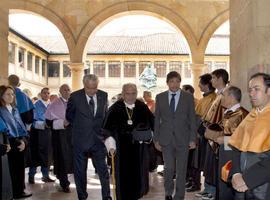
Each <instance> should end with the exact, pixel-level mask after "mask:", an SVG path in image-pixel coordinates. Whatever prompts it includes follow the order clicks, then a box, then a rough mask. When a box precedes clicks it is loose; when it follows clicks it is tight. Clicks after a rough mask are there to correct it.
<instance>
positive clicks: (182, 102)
mask: <svg viewBox="0 0 270 200" xmlns="http://www.w3.org/2000/svg"><path fill="white" fill-rule="evenodd" d="M194 108H195V106H194V98H193V96H192V95H191V94H189V93H187V92H185V91H183V90H181V93H180V98H179V101H178V104H177V107H176V110H175V112H174V113H173V112H172V111H171V110H170V106H169V98H168V91H165V92H162V93H160V94H158V95H157V96H156V111H155V131H154V140H155V141H157V142H159V144H160V145H163V146H165V145H168V144H171V142H172V141H173V140H175V143H176V145H178V146H187V145H188V144H189V143H190V142H191V141H193V142H195V139H196V128H195V127H196V118H195V109H194Z"/></svg>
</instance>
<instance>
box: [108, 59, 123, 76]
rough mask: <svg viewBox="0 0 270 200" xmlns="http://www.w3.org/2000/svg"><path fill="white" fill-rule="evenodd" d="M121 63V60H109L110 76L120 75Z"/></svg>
mask: <svg viewBox="0 0 270 200" xmlns="http://www.w3.org/2000/svg"><path fill="white" fill-rule="evenodd" d="M120 74H121V63H120V61H109V77H120Z"/></svg>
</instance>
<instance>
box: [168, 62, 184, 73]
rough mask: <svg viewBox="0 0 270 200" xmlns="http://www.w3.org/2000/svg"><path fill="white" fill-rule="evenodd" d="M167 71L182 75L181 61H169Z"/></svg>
mask: <svg viewBox="0 0 270 200" xmlns="http://www.w3.org/2000/svg"><path fill="white" fill-rule="evenodd" d="M169 71H170V72H171V71H176V72H178V73H179V74H181V73H182V62H181V61H170V68H169Z"/></svg>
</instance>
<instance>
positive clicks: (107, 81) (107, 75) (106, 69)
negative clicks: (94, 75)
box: [104, 60, 109, 85]
mask: <svg viewBox="0 0 270 200" xmlns="http://www.w3.org/2000/svg"><path fill="white" fill-rule="evenodd" d="M104 78H105V81H104V82H105V85H107V84H108V83H109V80H108V79H109V62H108V61H107V60H105V77H104Z"/></svg>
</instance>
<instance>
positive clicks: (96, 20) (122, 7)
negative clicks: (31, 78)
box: [74, 1, 197, 60]
mask: <svg viewBox="0 0 270 200" xmlns="http://www.w3.org/2000/svg"><path fill="white" fill-rule="evenodd" d="M136 11H137V12H145V13H146V14H148V15H149V14H150V13H151V14H150V15H152V16H159V18H160V17H163V18H164V19H166V20H167V21H169V22H170V23H171V24H173V25H174V26H175V27H177V29H178V30H180V31H181V32H182V33H183V35H184V36H185V38H186V40H187V42H188V45H189V46H194V45H197V42H196V38H195V34H194V33H193V31H192V29H191V27H190V26H189V24H188V23H187V22H186V21H185V19H184V18H183V17H182V16H181V15H180V14H179V13H176V12H175V11H174V10H171V9H169V8H167V7H164V6H162V5H160V4H156V3H153V2H137V1H128V2H119V3H116V4H114V5H112V6H109V7H106V8H104V9H103V10H101V11H100V12H99V13H98V14H96V15H95V16H93V17H92V18H90V19H89V20H88V23H87V24H86V25H85V26H84V28H83V29H82V31H81V32H80V34H79V37H78V40H77V45H76V50H75V51H76V52H77V55H76V58H74V60H79V59H82V58H83V53H84V49H85V47H86V44H87V40H88V38H89V36H90V35H91V33H92V32H93V31H94V30H95V29H96V27H97V26H99V25H100V24H102V23H103V22H104V21H105V20H106V19H108V18H110V17H112V16H117V15H119V14H121V13H125V12H136Z"/></svg>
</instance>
